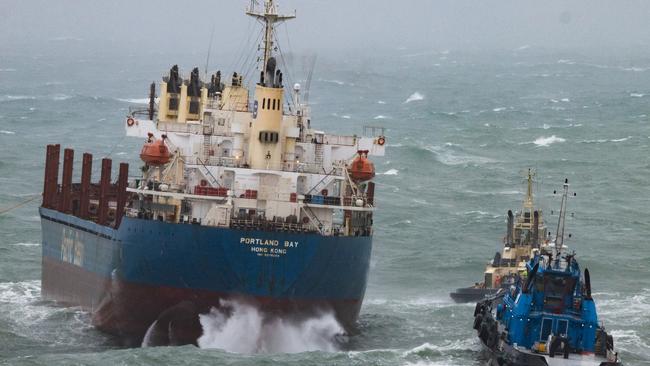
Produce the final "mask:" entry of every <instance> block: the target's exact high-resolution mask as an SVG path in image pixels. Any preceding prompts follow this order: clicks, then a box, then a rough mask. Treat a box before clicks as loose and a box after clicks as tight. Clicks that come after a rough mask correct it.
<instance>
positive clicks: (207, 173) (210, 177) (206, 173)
mask: <svg viewBox="0 0 650 366" xmlns="http://www.w3.org/2000/svg"><path fill="white" fill-rule="evenodd" d="M196 162H197V163H198V166H199V167H198V170H199V172H201V174H203V176H204V177H205V178H206V179H207V180H208V181H210V185H211V186H212V187H215V186H216V187H221V184H219V181H218V180H217V178H215V177H214V175H212V173H211V172H210V169H208V167H207V166H206V165H205V163H204V162H203V161H201V159H200V158H198V157H197V158H196ZM201 168H203V169H201Z"/></svg>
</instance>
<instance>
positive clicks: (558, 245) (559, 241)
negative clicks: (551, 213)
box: [555, 179, 569, 257]
mask: <svg viewBox="0 0 650 366" xmlns="http://www.w3.org/2000/svg"><path fill="white" fill-rule="evenodd" d="M568 193H569V180H568V179H564V192H563V193H562V203H561V204H560V215H559V216H560V217H559V218H558V222H557V234H556V236H555V250H556V252H557V253H559V252H561V251H562V246H563V245H564V219H565V217H566V201H567V196H568ZM557 253H556V257H557Z"/></svg>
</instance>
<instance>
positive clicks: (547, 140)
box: [533, 135, 566, 146]
mask: <svg viewBox="0 0 650 366" xmlns="http://www.w3.org/2000/svg"><path fill="white" fill-rule="evenodd" d="M564 141H566V140H565V139H563V138H561V137H557V136H555V135H552V136H549V137H544V136H542V137H540V138H538V139H537V140H535V141H533V144H535V145H537V146H549V145H550V144H554V143H556V142H564Z"/></svg>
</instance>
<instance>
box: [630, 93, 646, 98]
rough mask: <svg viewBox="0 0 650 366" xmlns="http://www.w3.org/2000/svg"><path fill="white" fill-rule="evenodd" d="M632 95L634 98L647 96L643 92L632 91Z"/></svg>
mask: <svg viewBox="0 0 650 366" xmlns="http://www.w3.org/2000/svg"><path fill="white" fill-rule="evenodd" d="M630 96H631V97H633V98H643V97H645V94H643V93H630Z"/></svg>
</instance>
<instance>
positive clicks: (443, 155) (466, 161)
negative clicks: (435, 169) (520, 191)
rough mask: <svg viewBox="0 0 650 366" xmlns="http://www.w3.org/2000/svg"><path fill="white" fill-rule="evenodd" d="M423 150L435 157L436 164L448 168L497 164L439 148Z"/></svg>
mask: <svg viewBox="0 0 650 366" xmlns="http://www.w3.org/2000/svg"><path fill="white" fill-rule="evenodd" d="M425 149H426V150H428V151H430V152H431V153H433V154H434V155H435V156H436V160H438V162H440V163H442V164H444V165H448V166H455V165H465V166H467V165H483V164H493V163H497V162H498V161H497V160H494V159H491V158H487V157H483V156H476V155H466V154H457V153H454V152H453V151H450V150H449V149H445V148H441V147H439V146H427V147H425Z"/></svg>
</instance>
